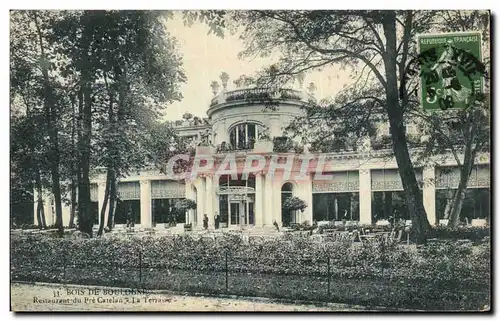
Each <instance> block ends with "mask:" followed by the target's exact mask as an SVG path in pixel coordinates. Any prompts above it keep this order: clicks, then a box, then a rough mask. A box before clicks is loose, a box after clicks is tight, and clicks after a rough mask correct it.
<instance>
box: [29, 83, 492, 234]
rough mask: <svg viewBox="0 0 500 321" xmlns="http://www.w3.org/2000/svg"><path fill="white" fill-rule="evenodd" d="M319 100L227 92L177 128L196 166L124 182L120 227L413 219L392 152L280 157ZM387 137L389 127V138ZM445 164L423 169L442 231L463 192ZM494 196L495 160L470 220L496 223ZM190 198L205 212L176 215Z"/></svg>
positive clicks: (50, 218)
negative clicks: (299, 204) (287, 137)
mask: <svg viewBox="0 0 500 321" xmlns="http://www.w3.org/2000/svg"><path fill="white" fill-rule="evenodd" d="M310 99H311V97H310V96H309V95H308V94H305V93H303V92H301V91H297V90H291V89H287V90H281V91H279V92H277V93H276V92H273V93H271V92H269V91H266V90H264V89H258V88H248V89H238V90H232V91H227V90H223V91H222V92H221V93H219V94H218V95H216V96H215V97H214V98H213V99H212V101H211V102H210V105H209V107H208V110H207V116H208V118H205V119H198V118H194V119H188V120H183V121H177V122H173V123H172V126H173V127H175V129H176V130H177V132H178V135H179V136H182V137H185V138H186V139H188V140H190V141H191V142H192V144H193V145H196V155H195V163H196V164H197V166H195V169H194V170H193V169H192V170H191V171H190V172H189V173H184V174H183V175H180V176H178V177H172V176H171V175H168V174H164V173H162V172H161V171H160V170H158V169H156V168H144V169H142V170H140V171H138V172H137V173H135V174H133V175H130V176H128V177H125V178H122V179H121V180H120V182H119V188H118V189H119V202H118V204H117V210H116V215H115V224H117V225H120V224H125V222H126V220H127V217H132V218H133V221H134V222H135V226H137V227H141V228H153V227H156V228H164V227H166V226H170V225H171V224H172V222H173V223H174V224H181V223H182V224H184V223H192V224H193V226H194V227H197V228H201V227H202V225H203V217H204V215H205V214H206V215H207V216H208V218H209V225H210V226H211V227H212V228H213V227H214V223H215V220H214V217H215V216H216V215H218V217H219V221H220V227H232V226H239V227H248V228H258V227H272V226H273V223H274V222H276V223H277V224H278V225H279V226H286V225H290V224H291V223H302V222H305V221H308V222H309V223H312V222H313V221H338V220H352V221H358V222H360V223H362V224H372V223H374V222H376V221H379V220H386V219H389V218H390V217H397V218H401V219H409V217H408V216H407V215H408V214H407V213H406V211H405V204H404V203H405V201H404V197H403V186H402V183H401V179H400V176H399V173H398V167H397V164H396V160H395V159H394V157H393V154H392V150H389V149H374V148H372V146H370V143H369V142H366V143H363V144H362V146H360V147H359V148H357V149H356V151H345V152H338V153H319V154H318V153H311V152H309V151H308V150H307V146H306V147H305V148H304V149H303V150H301V151H300V152H296V151H293V150H289V151H280V152H275V151H274V150H275V149H274V148H273V138H276V137H278V138H279V137H281V136H282V135H283V130H284V128H285V127H286V126H287V125H288V124H289V123H290V122H291V121H292V120H293V119H294V118H295V117H297V116H300V115H302V113H303V109H302V107H303V106H304V104H307V103H308V102H309V100H310ZM269 104H271V105H272V106H269ZM386 127H387V126H384V125H381V126H380V129H381V132H385V130H384V128H386ZM386 129H387V128H386ZM439 164H440V165H439V166H431V167H423V168H416V169H415V171H416V177H417V180H418V181H419V184H420V187H421V190H422V197H423V201H424V206H425V209H426V212H427V215H428V220H429V222H430V223H431V224H433V225H434V224H437V223H438V222H439V220H440V219H442V218H443V213H444V211H445V208H446V206H447V205H448V204H449V203H450V199H451V196H452V192H453V189H455V188H456V187H457V186H458V182H459V171H458V168H457V167H456V161H455V159H454V158H453V157H452V156H451V155H450V156H449V157H440V162H439ZM193 171H194V172H196V175H193ZM105 177H106V175H105V172H100V171H99V170H98V169H96V170H95V171H94V175H93V180H92V185H91V200H92V204H93V211H94V213H95V223H96V224H98V222H99V218H98V217H99V215H97V213H98V211H100V210H101V208H102V205H103V203H104V190H105ZM489 188H490V169H489V154H481V155H478V157H477V159H476V161H475V166H474V169H473V172H472V174H471V177H470V181H469V186H468V190H467V196H466V202H465V204H464V209H463V211H462V212H463V217H462V219H465V220H467V221H470V220H473V219H487V218H488V217H489V215H490V212H489V204H490V201H489V196H490V190H489ZM291 196H296V197H298V198H300V199H302V200H303V201H305V202H306V203H307V205H308V206H307V207H306V209H305V210H304V211H289V210H286V209H284V208H283V202H284V201H285V200H286V199H287V198H289V197H291ZM36 197H37V196H36V195H35V199H36ZM185 198H188V199H193V200H195V201H196V203H197V209H196V210H189V211H188V212H186V213H178V211H177V210H176V208H175V206H174V205H175V203H176V202H177V201H179V200H181V199H185ZM35 203H36V202H35ZM51 204H52V203H51V202H45V206H46V209H45V213H48V214H46V216H47V217H46V220H47V224H49V225H50V224H53V223H54V222H55V218H54V214H53V213H54V210H53V208H52V205H51ZM35 206H36V205H35ZM35 212H36V211H35ZM51 213H52V214H51ZM69 213H70V208H69V207H64V208H63V222H64V224H65V225H67V223H68V222H69ZM35 223H36V215H35Z"/></svg>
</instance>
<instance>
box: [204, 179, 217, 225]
mask: <svg viewBox="0 0 500 321" xmlns="http://www.w3.org/2000/svg"><path fill="white" fill-rule="evenodd" d="M205 181H206V192H205V213H203V214H207V216H208V226H209V227H213V228H215V222H214V206H213V201H214V192H213V176H211V175H208V176H207V177H206V178H205Z"/></svg>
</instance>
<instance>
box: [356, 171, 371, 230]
mask: <svg viewBox="0 0 500 321" xmlns="http://www.w3.org/2000/svg"><path fill="white" fill-rule="evenodd" d="M359 223H360V224H371V223H372V180H371V173H370V169H368V168H360V169H359Z"/></svg>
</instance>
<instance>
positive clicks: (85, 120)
mask: <svg viewBox="0 0 500 321" xmlns="http://www.w3.org/2000/svg"><path fill="white" fill-rule="evenodd" d="M82 94H83V106H82V107H83V108H82V117H81V119H82V120H81V126H82V128H81V140H80V141H79V148H78V149H79V152H80V157H79V160H80V170H81V179H80V182H79V186H78V215H79V230H80V231H81V232H83V233H87V234H88V235H90V236H91V237H92V227H93V225H94V222H93V219H92V215H91V211H90V210H91V209H90V177H89V175H90V143H91V141H90V139H91V134H92V98H91V93H90V84H89V81H88V77H86V76H85V75H82Z"/></svg>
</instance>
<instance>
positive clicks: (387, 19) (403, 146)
mask: <svg viewBox="0 0 500 321" xmlns="http://www.w3.org/2000/svg"><path fill="white" fill-rule="evenodd" d="M384 15H385V16H384V19H383V28H384V35H385V38H386V52H385V55H384V57H383V59H384V66H385V73H386V79H387V80H386V81H387V83H386V85H385V91H386V98H387V99H386V100H387V114H388V116H389V124H390V129H391V137H392V142H393V148H394V156H395V158H396V162H397V164H398V169H399V175H400V176H401V181H402V183H403V189H404V192H405V198H406V204H407V208H408V211H409V214H410V218H411V220H412V227H413V228H414V233H415V241H416V242H417V243H418V244H421V243H424V242H425V241H426V239H427V234H428V231H429V228H430V225H429V221H428V220H427V216H426V213H425V210H424V204H423V199H422V192H421V191H420V188H419V185H418V182H417V178H416V176H415V171H414V168H413V164H412V162H411V159H410V154H409V151H408V145H407V143H406V133H405V128H404V123H403V110H402V108H401V106H400V104H399V95H398V77H397V68H396V67H397V60H396V58H397V49H396V16H395V12H385V13H384Z"/></svg>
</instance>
